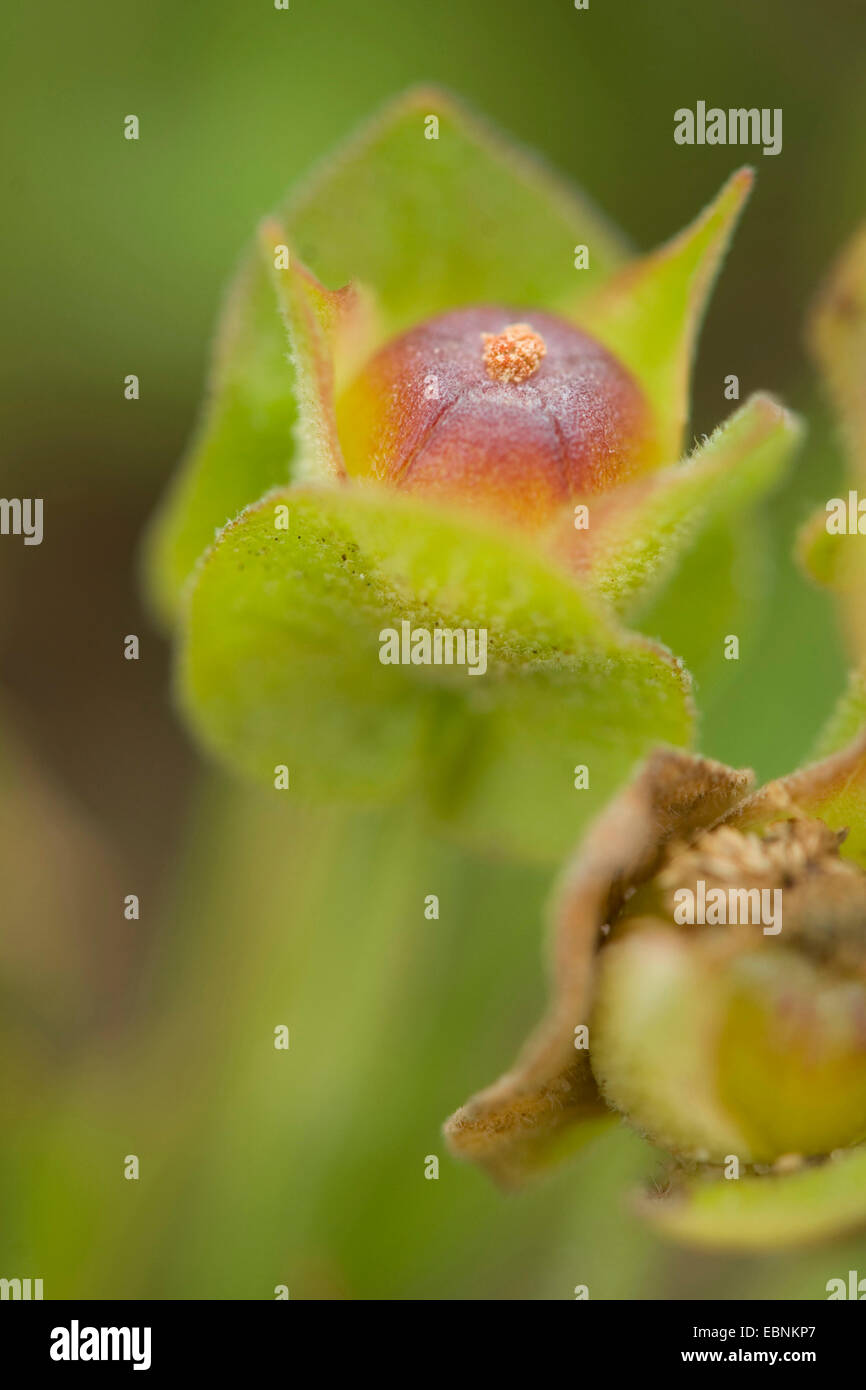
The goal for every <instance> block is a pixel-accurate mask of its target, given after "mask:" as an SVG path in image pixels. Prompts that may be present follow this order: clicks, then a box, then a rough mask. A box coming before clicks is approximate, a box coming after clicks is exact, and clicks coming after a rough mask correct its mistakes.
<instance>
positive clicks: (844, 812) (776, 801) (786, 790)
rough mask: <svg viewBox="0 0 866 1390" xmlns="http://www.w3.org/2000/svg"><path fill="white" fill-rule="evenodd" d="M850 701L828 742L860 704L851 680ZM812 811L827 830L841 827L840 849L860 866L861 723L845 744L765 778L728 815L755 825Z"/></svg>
mask: <svg viewBox="0 0 866 1390" xmlns="http://www.w3.org/2000/svg"><path fill="white" fill-rule="evenodd" d="M850 700H851V703H850V706H849V707H848V708H845V707H843V711H842V713H841V714H840V715H839V716H837V718H838V723H837V725H836V727H835V729H833V727H832V726H831V730H830V734H829V737H828V739H827V741H828V743H829V742H832V741H833V740H834V739H835V738H836V737H837V736H838V734H839V732H840V731H841V729H842V727H843V726H846V725H848V726H850V724H851V723H852V722H853V721H854V720H855V719H856V716H857V711H858V710H859V708H860V705H859V700H860V696H859V693H858V687H857V684H856V681H855V683H854V684H853V685H852V689H851V696H850ZM798 813H799V814H801V815H806V816H815V817H817V818H818V819H819V820H823V821H824V822H825V823H826V824H827V825H829V826H830V829H831V830H846V831H847V832H848V833H847V837H846V839H845V841H844V842H843V844H842V846H841V850H840V853H841V854H842V855H843V856H844V857H845V858H846V859H853V860H854V862H855V863H856V864H859V865H860V867H861V868H863V869H866V726H861V727H860V729H859V730H858V731H857V732H856V735H855V737H854V738H853V740H852V741H851V742H849V743H847V744H846V745H845V746H843V747H840V748H838V751H833V752H831V753H830V754H829V756H827V757H824V758H822V759H821V760H820V761H818V762H815V763H811V764H810V765H809V766H808V767H804V768H801V769H800V770H799V771H797V772H792V773H791V774H790V775H789V776H787V777H780V778H779V779H778V780H777V781H775V782H768V783H767V785H766V786H765V787H762V788H761V790H760V791H758V792H756V793H755V795H754V796H752V797H750V798H749V799H748V800H747V801H745V802H744V803H743V805H742V806H741V807H739V808H738V810H737V812H736V814H735V815H734V816H733V817H732V818H731V820H732V823H733V824H735V825H737V826H739V827H740V828H741V829H746V830H751V829H760V828H761V827H763V826H766V825H768V824H770V823H771V822H772V821H774V820H780V819H787V818H789V817H791V816H795V815H797V814H798Z"/></svg>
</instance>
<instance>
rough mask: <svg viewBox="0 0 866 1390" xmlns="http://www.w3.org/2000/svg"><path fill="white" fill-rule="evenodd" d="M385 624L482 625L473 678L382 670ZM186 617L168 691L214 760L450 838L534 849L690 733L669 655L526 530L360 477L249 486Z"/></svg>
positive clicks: (451, 669)
mask: <svg viewBox="0 0 866 1390" xmlns="http://www.w3.org/2000/svg"><path fill="white" fill-rule="evenodd" d="M280 505H288V506H289V508H290V527H289V529H288V530H279V529H276V527H275V515H276V512H275V509H276V508H277V507H278V506H280ZM404 620H405V621H406V622H408V623H410V624H411V626H412V627H426V628H428V629H429V628H432V627H434V626H435V625H437V624H440V625H443V626H445V627H447V628H452V629H453V628H457V627H469V628H475V629H481V628H483V629H486V630H487V632H488V634H489V636H488V669H487V671H486V673H485V674H479V675H474V676H473V675H469V674H468V672H467V668H466V666H459V665H454V666H446V665H440V666H432V665H405V666H404V665H383V664H382V663H381V662H380V660H379V651H380V633H381V632H382V630H383V629H385V628H394V629H396V630H398V631H400V630H401V623H402V622H403V621H404ZM185 626H186V639H185V644H184V653H183V659H182V670H181V694H182V699H183V703H184V705H185V707H186V709H187V711H188V713H189V715H190V718H191V719H192V721H193V723H194V724H195V726H196V727H197V728H198V730H199V731H200V733H201V735H202V737H203V738H204V740H205V742H206V743H207V744H208V745H209V746H210V747H211V748H213V749H214V750H215V751H216V752H217V753H218V754H219V755H220V756H221V757H223V758H224V759H225V760H226V761H228V762H229V763H230V764H232V765H233V766H235V767H237V768H239V769H241V770H244V771H246V772H247V773H250V774H252V775H253V776H255V777H257V778H260V779H263V780H265V779H266V780H267V781H268V782H269V783H271V782H272V781H273V777H274V768H275V766H276V765H278V764H286V765H287V766H288V767H289V769H290V776H291V787H292V792H293V794H297V795H299V796H300V797H302V798H310V799H321V798H324V799H327V798H331V797H335V796H350V797H360V798H365V799H374V800H384V799H387V798H392V797H402V796H409V795H412V796H413V797H414V796H420V799H422V800H426V802H427V804H428V805H429V806H430V808H431V809H432V811H433V812H434V814H436V815H437V816H439V817H440V818H441V819H443V820H446V821H447V822H448V823H449V824H450V825H451V826H452V828H453V829H454V830H455V832H457V833H459V834H460V835H462V836H464V837H466V838H469V839H471V840H473V841H477V842H478V843H481V844H485V845H490V844H495V845H497V846H504V847H505V848H507V849H511V850H512V851H514V852H517V853H522V854H525V855H528V856H532V857H535V858H538V859H540V860H544V861H550V860H555V859H556V858H557V857H558V856H559V855H561V854H562V853H563V852H564V851H565V850H566V849H567V848H569V847H570V845H571V844H572V843H573V841H574V838H575V836H576V835H577V833H578V831H579V830H580V828H581V826H582V825H583V824H585V822H586V821H587V820H588V818H589V817H591V816H592V815H593V814H594V813H595V812H596V811H597V810H598V809H599V808H600V806H602V805H603V804H604V802H605V801H606V799H607V797H608V796H609V795H610V793H611V792H612V791H613V790H614V789H615V788H616V787H617V786H618V785H619V784H620V783H621V782H622V781H623V780H624V779H625V778H626V776H627V775H628V773H629V771H630V769H631V767H632V765H633V763H634V761H635V760H636V759H637V758H638V757H640V756H641V755H642V754H643V753H644V752H645V751H646V750H647V748H648V747H650V746H651V745H652V744H654V743H656V742H661V741H663V742H667V743H671V744H683V743H685V742H686V741H687V740H688V738H689V736H690V730H691V707H690V698H689V689H688V680H687V677H686V676H685V675H684V673H683V672H682V670H681V669H680V667H679V666H678V664H677V663H676V662H674V661H673V659H672V658H671V657H670V656H669V655H668V654H667V653H666V652H665V651H663V650H662V649H659V648H657V647H655V646H653V645H652V644H651V643H649V642H647V641H646V640H644V639H641V638H634V637H631V636H629V635H627V634H624V633H622V632H621V631H620V630H619V629H618V628H617V626H616V625H615V623H614V622H613V620H612V619H611V618H609V617H606V616H604V615H603V614H602V613H601V612H599V611H597V610H596V609H595V607H594V606H593V605H592V604H591V603H590V602H589V600H588V599H587V598H586V597H584V596H582V595H581V593H580V592H579V591H578V590H577V589H576V588H575V587H574V586H573V584H571V582H570V581H569V580H568V578H567V577H566V576H565V575H563V574H562V573H561V572H560V571H559V570H557V569H556V568H554V567H552V566H550V565H548V564H547V563H546V562H545V561H544V560H543V559H542V558H541V557H540V556H539V555H537V554H536V553H535V552H534V551H533V550H532V549H531V548H530V547H529V545H528V543H525V542H523V541H519V542H518V541H517V540H514V539H511V538H509V537H507V536H505V535H503V534H502V533H501V532H499V531H498V530H494V529H491V528H488V527H485V526H483V525H482V524H481V523H477V524H472V525H470V524H468V523H465V522H461V521H458V520H457V519H455V518H454V516H453V515H452V514H449V513H446V512H439V511H438V510H436V509H434V508H433V507H431V506H429V505H425V504H421V503H418V502H415V501H412V500H411V499H404V498H398V497H394V496H390V495H389V496H383V495H382V494H381V493H379V492H378V491H376V490H375V489H371V490H369V491H365V490H363V489H361V488H357V489H356V488H339V489H330V490H322V491H313V490H308V489H300V488H298V489H290V490H288V491H286V492H279V493H274V494H272V495H271V496H270V497H269V498H266V499H263V500H262V502H261V503H260V504H258V505H257V506H256V507H255V508H253V509H251V510H249V511H248V512H247V513H245V514H244V515H243V516H242V517H241V518H240V519H239V520H238V521H237V522H236V523H234V524H233V525H231V526H229V527H227V528H226V529H225V531H224V532H223V533H222V535H221V537H220V538H219V540H218V542H217V543H216V544H215V546H214V547H213V549H212V550H211V551H210V552H209V553H208V554H207V555H206V556H205V558H204V559H203V561H202V563H201V565H200V567H199V570H198V573H197V576H196V581H195V585H194V587H193V590H192V592H191V596H190V603H189V611H188V616H187V622H186V625H185ZM578 764H585V765H587V766H588V768H589V788H588V789H582V790H576V789H575V786H574V768H575V767H576V766H577V765H578Z"/></svg>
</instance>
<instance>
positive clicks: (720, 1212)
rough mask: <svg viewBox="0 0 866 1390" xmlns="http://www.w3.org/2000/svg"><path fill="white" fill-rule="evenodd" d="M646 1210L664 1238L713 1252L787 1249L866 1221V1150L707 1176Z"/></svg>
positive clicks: (646, 1204) (648, 1200)
mask: <svg viewBox="0 0 866 1390" xmlns="http://www.w3.org/2000/svg"><path fill="white" fill-rule="evenodd" d="M640 1210H641V1213H642V1215H643V1216H644V1217H645V1218H646V1220H647V1221H648V1222H649V1223H650V1224H651V1225H652V1226H653V1227H654V1229H655V1230H656V1231H657V1232H658V1234H659V1235H662V1236H667V1237H668V1238H669V1239H672V1240H676V1241H679V1242H681V1243H683V1244H687V1245H694V1246H699V1247H701V1248H704V1249H711V1250H749V1251H762V1250H782V1249H787V1248H790V1247H791V1246H796V1245H802V1244H805V1243H807V1242H809V1241H817V1240H827V1239H830V1238H831V1237H833V1236H837V1235H841V1234H844V1233H845V1232H847V1231H849V1230H850V1229H851V1227H857V1226H862V1225H866V1149H863V1148H858V1149H851V1150H847V1151H844V1152H842V1153H839V1154H838V1155H834V1156H833V1157H832V1158H829V1159H827V1160H826V1161H825V1162H823V1163H821V1164H819V1165H817V1166H815V1165H811V1166H808V1167H804V1168H802V1169H800V1170H799V1171H797V1172H794V1173H780V1174H773V1173H770V1174H766V1175H763V1176H757V1175H752V1174H749V1175H746V1176H743V1177H741V1178H737V1179H733V1178H732V1179H723V1178H720V1177H716V1178H709V1177H702V1178H696V1179H692V1180H689V1181H686V1182H684V1183H683V1184H682V1185H679V1186H676V1187H675V1188H674V1190H673V1191H672V1192H671V1193H670V1195H665V1196H662V1197H645V1198H643V1199H642V1200H641V1202H640Z"/></svg>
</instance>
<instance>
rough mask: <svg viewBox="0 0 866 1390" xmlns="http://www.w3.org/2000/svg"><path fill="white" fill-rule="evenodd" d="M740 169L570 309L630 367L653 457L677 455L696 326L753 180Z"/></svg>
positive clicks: (665, 459) (669, 459) (668, 459)
mask: <svg viewBox="0 0 866 1390" xmlns="http://www.w3.org/2000/svg"><path fill="white" fill-rule="evenodd" d="M752 177H753V176H752V171H751V170H750V169H740V170H739V171H738V172H737V173H736V174H734V175H733V176H732V177H731V178H730V179H729V180H728V182H727V183H726V184H725V186H724V188H723V189H722V190H721V192H720V193H719V194H718V196H717V197H716V199H715V200H714V201H713V202H712V203H710V205H709V206H708V207H707V208H706V209H705V210H704V211H703V212H702V213H701V214H700V216H699V217H698V218H697V219H696V220H695V221H694V222H693V223H692V224H691V226H689V227H687V228H686V229H685V231H683V232H681V233H680V234H679V235H678V236H676V237H674V238H673V240H672V241H669V242H667V243H666V244H665V245H664V246H662V247H660V248H659V249H658V250H657V251H654V252H652V253H651V254H650V255H648V256H645V257H644V258H643V259H642V260H639V261H636V262H632V263H630V264H629V265H627V266H626V267H625V268H624V269H622V270H621V271H619V272H618V273H617V274H615V275H613V276H611V277H610V278H609V279H608V280H607V281H606V282H605V284H604V285H603V286H602V287H601V288H600V289H599V290H598V291H597V292H596V293H595V294H594V295H592V296H591V297H588V298H586V299H583V300H582V301H581V302H580V303H578V304H576V305H575V307H574V312H573V317H574V319H575V321H576V322H577V323H579V324H580V325H581V326H582V327H584V328H586V329H588V330H589V331H590V332H591V333H594V334H595V335H596V337H598V338H599V339H600V340H601V342H603V343H604V345H605V346H606V347H607V348H609V349H610V351H612V352H613V353H614V354H615V355H616V356H617V357H618V358H619V359H620V361H622V362H624V363H625V365H626V366H627V367H629V368H630V370H631V371H632V373H633V374H634V376H635V377H636V378H637V379H638V381H639V382H640V384H641V386H642V387H643V388H644V391H645V392H646V395H647V397H648V399H649V401H650V403H651V405H652V407H653V410H654V413H655V420H656V435H657V446H658V460H659V463H660V464H668V463H672V462H673V461H674V460H675V459H677V458H679V457H680V455H681V453H682V449H683V443H684V431H685V426H686V421H687V419H688V412H689V383H690V378H691V367H692V360H693V357H694V353H695V346H696V343H697V338H698V333H699V331H700V326H701V323H702V321H703V316H704V312H705V310H706V306H707V302H708V300H709V296H710V292H711V290H712V287H713V284H714V282H715V278H716V275H717V274H718V271H719V268H720V266H721V264H722V260H723V258H724V255H725V252H726V250H727V247H728V244H729V242H730V239H731V236H732V234H733V231H734V227H735V226H736V223H737V219H738V217H739V215H740V212H741V210H742V207H743V204H744V202H745V200H746V198H747V196H748V193H749V190H750V188H751V185H752Z"/></svg>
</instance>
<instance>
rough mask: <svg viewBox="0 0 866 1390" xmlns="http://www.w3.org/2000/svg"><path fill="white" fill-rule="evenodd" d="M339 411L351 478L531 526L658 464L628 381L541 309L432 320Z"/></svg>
mask: <svg viewBox="0 0 866 1390" xmlns="http://www.w3.org/2000/svg"><path fill="white" fill-rule="evenodd" d="M337 413H338V426H339V434H340V441H341V447H342V450H343V455H344V458H345V461H346V466H347V469H348V471H349V473H350V474H355V475H359V476H369V477H373V478H376V479H378V480H379V481H380V482H383V483H387V484H390V485H391V486H393V487H396V488H400V489H402V490H404V491H409V492H414V493H418V494H423V495H425V496H428V497H430V498H433V499H437V500H443V501H453V502H457V503H459V504H460V505H461V506H462V507H464V508H466V507H468V508H470V509H473V510H479V511H483V512H487V513H492V514H494V515H496V516H497V517H499V518H500V519H502V520H506V521H509V522H512V523H516V524H518V525H521V526H524V527H529V528H536V527H539V526H543V525H545V524H546V523H547V522H549V521H550V520H551V519H552V518H553V517H554V516H555V514H556V512H557V510H558V509H559V508H560V507H562V506H563V505H564V504H567V503H568V502H569V501H571V500H572V499H573V498H576V497H579V496H584V495H586V494H588V493H594V492H599V491H603V490H606V489H608V488H611V487H614V486H616V485H617V484H619V483H622V482H624V481H626V480H627V479H628V478H630V477H632V476H634V475H635V474H636V473H639V472H641V471H643V470H644V469H646V468H649V467H652V466H654V465H655V464H656V463H657V462H658V459H657V457H656V454H657V450H656V448H655V446H654V444H653V443H652V441H651V435H650V415H649V409H648V406H647V402H646V400H645V397H644V395H643V392H642V390H641V388H640V387H639V385H638V384H637V382H636V381H635V379H634V378H633V377H632V376H631V375H630V374H629V372H628V371H627V370H626V369H625V367H623V366H622V365H621V364H620V363H619V362H618V361H617V360H616V358H614V357H613V356H612V355H611V354H610V353H609V352H608V351H607V350H606V349H605V348H604V347H602V345H601V344H600V343H599V342H597V341H596V340H595V339H594V338H592V337H590V336H589V335H588V334H587V333H584V332H581V330H580V329H578V328H575V327H574V326H573V325H571V324H570V323H567V322H566V321H565V320H563V319H560V318H558V317H556V316H555V315H553V314H549V313H541V312H539V313H534V312H533V313H525V312H524V313H521V312H517V311H514V310H509V309H502V308H496V307H486V306H485V307H479V308H471V309H458V310H455V311H453V312H451V313H446V314H442V315H440V316H439V317H437V318H433V319H430V320H428V321H427V322H426V323H423V324H421V325H420V326H419V327H417V328H413V329H411V330H410V331H409V332H407V333H404V334H403V335H402V337H399V338H397V339H395V340H393V341H392V342H390V343H388V344H387V345H386V346H385V347H384V348H382V349H381V350H380V351H379V352H378V353H377V354H376V355H375V356H374V357H373V358H372V359H371V360H370V361H369V362H368V363H367V365H366V366H365V367H364V369H363V370H362V371H361V372H360V374H359V375H358V376H357V377H356V378H355V380H354V382H353V383H352V384H351V385H350V386H349V387H348V389H347V390H346V391H345V392H344V394H343V396H342V398H341V400H340V401H339V403H338V411H337Z"/></svg>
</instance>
